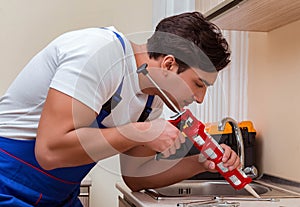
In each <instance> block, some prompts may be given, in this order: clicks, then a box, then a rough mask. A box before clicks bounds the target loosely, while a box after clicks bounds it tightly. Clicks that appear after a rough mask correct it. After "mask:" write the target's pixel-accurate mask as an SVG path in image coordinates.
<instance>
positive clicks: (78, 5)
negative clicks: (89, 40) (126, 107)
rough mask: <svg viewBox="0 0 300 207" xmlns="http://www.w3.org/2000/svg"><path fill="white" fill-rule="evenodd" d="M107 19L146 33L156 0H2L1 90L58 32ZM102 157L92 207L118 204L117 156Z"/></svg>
mask: <svg viewBox="0 0 300 207" xmlns="http://www.w3.org/2000/svg"><path fill="white" fill-rule="evenodd" d="M108 25H114V26H115V27H116V28H117V29H119V30H120V31H121V32H123V33H124V34H131V35H130V37H133V36H137V37H141V35H140V33H143V32H144V31H151V30H152V1H150V0H146V1H141V0H127V1H120V0H110V1H107V0H50V1H48V0H26V1H22V0H8V1H7V0H0V28H1V29H0V48H1V49H0V60H1V61H0V96H1V95H3V93H4V92H5V91H6V89H7V87H8V86H9V84H10V83H11V82H12V81H13V79H14V78H15V77H16V75H17V74H18V73H19V72H20V70H21V69H22V67H23V66H24V65H25V64H26V63H27V62H28V61H29V60H30V58H31V57H33V56H34V55H35V54H36V53H37V52H38V51H39V50H40V49H42V48H43V47H44V46H46V45H47V44H48V43H49V42H50V41H51V40H52V39H54V38H55V37H56V36H58V35H60V34H62V33H63V32H66V31H70V30H74V29H80V28H86V27H101V26H108ZM132 33H138V35H132ZM137 39H139V38H137ZM142 39H143V38H142ZM141 41H142V40H141ZM103 163H104V164H101V165H99V166H97V167H95V169H93V171H92V172H91V173H90V176H91V177H92V182H93V183H92V192H91V194H92V201H91V204H92V205H91V206H92V207H99V206H109V207H114V206H117V190H116V189H115V187H114V185H115V182H116V181H121V177H120V176H119V173H118V160H117V159H115V158H112V159H110V160H109V161H103Z"/></svg>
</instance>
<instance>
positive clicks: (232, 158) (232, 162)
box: [199, 144, 241, 172]
mask: <svg viewBox="0 0 300 207" xmlns="http://www.w3.org/2000/svg"><path fill="white" fill-rule="evenodd" d="M220 145H221V147H222V148H223V149H224V155H223V158H222V161H223V163H224V167H227V168H228V169H229V170H230V171H231V170H234V169H236V168H238V167H240V166H241V162H240V158H239V157H238V156H237V154H236V153H235V151H233V150H232V149H231V148H230V147H229V146H227V145H225V144H220ZM199 162H201V163H202V164H203V167H204V168H205V169H207V171H209V172H217V170H216V166H215V163H214V162H212V161H210V160H206V159H205V158H204V157H203V155H201V154H200V155H199Z"/></svg>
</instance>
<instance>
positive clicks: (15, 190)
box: [0, 31, 153, 207]
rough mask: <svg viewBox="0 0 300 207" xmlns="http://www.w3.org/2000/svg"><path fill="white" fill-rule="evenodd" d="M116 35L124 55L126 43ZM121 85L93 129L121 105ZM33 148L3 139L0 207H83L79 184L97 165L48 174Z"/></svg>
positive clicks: (0, 146)
mask: <svg viewBox="0 0 300 207" xmlns="http://www.w3.org/2000/svg"><path fill="white" fill-rule="evenodd" d="M113 32H114V31H113ZM114 33H115V35H116V36H117V37H118V39H119V40H120V42H121V44H122V46H123V49H124V51H125V47H124V41H123V39H122V38H121V36H120V35H119V34H117V33H116V32H114ZM122 83H123V81H122ZM122 83H121V84H120V86H119V88H118V90H117V92H116V93H115V94H114V95H113V97H112V98H111V99H110V100H109V101H108V102H106V103H105V104H104V105H103V107H102V109H101V111H100V113H99V115H98V116H97V119H96V120H95V122H94V123H93V125H92V126H91V127H99V128H105V126H103V125H102V124H101V122H102V120H103V119H104V118H105V117H106V116H107V115H109V114H110V112H111V110H112V109H113V108H114V107H115V106H116V105H117V104H118V103H119V102H120V101H121V96H120V93H121V89H122ZM152 101H153V96H148V100H147V103H146V106H145V109H144V111H143V113H142V114H141V116H140V118H139V120H138V121H144V120H146V118H147V117H148V115H149V114H150V112H151V110H152V109H151V105H152ZM34 146H35V140H14V139H8V138H4V137H0V206H1V207H33V206H42V207H82V204H81V202H80V201H79V199H78V195H79V191H80V183H81V181H82V179H83V178H84V177H85V176H86V175H87V174H88V172H89V171H90V170H91V169H92V168H93V167H94V166H95V164H96V163H91V164H88V165H83V166H78V167H67V168H59V169H54V170H49V171H46V170H44V169H42V168H41V167H40V165H39V164H38V162H37V160H36V158H35V154H34Z"/></svg>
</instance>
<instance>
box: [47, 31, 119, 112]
mask: <svg viewBox="0 0 300 207" xmlns="http://www.w3.org/2000/svg"><path fill="white" fill-rule="evenodd" d="M99 30H100V29H99ZM106 33H107V31H106ZM53 44H55V47H56V48H57V49H56V50H57V62H58V66H57V71H56V73H55V75H54V77H53V79H52V82H51V84H50V87H51V88H54V89H56V90H58V91H61V92H63V93H65V94H67V95H69V96H71V97H73V98H75V99H77V100H78V101H80V102H82V103H83V104H85V105H87V106H88V107H90V108H91V109H93V110H94V111H95V112H99V111H100V109H101V107H102V105H103V104H104V103H105V102H106V101H107V100H108V99H109V98H110V97H111V96H112V95H113V93H114V92H115V91H116V90H117V88H118V86H119V84H120V83H121V81H122V77H123V75H124V52H123V49H122V46H121V44H120V42H119V40H118V39H117V38H114V37H113V35H110V37H107V36H101V35H99V34H98V33H97V34H89V33H84V34H79V35H76V34H75V35H74V34H73V35H69V37H68V35H66V36H65V37H62V38H61V39H58V40H57V41H56V42H54V43H53Z"/></svg>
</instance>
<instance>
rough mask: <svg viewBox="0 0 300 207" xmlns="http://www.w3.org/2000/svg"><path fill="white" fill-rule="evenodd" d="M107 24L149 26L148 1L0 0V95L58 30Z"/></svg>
mask: <svg viewBox="0 0 300 207" xmlns="http://www.w3.org/2000/svg"><path fill="white" fill-rule="evenodd" d="M107 25H115V26H116V27H117V28H118V29H119V30H120V31H122V32H123V33H125V34H128V33H134V32H141V31H145V30H146V31H149V30H151V28H152V3H151V1H150V0H147V1H139V0H127V1H120V0H110V1H105V0H85V1H83V0H51V1H46V0H26V1H20V0H9V1H6V0H0V28H1V30H0V48H1V49H0V60H1V61H0V77H1V81H0V95H2V94H3V93H4V91H5V90H6V89H7V87H8V85H9V83H11V81H12V80H13V79H14V78H15V76H16V75H17V74H18V73H19V71H20V70H21V69H22V67H23V66H24V65H25V64H26V63H27V61H28V60H29V59H30V58H31V57H32V56H33V55H34V54H36V53H37V52H38V51H39V50H40V49H41V48H43V47H44V46H45V45H46V44H47V43H49V41H51V40H52V39H53V38H55V37H56V36H58V35H59V34H61V33H63V32H66V31H69V30H74V29H79V28H85V27H99V26H107Z"/></svg>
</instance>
